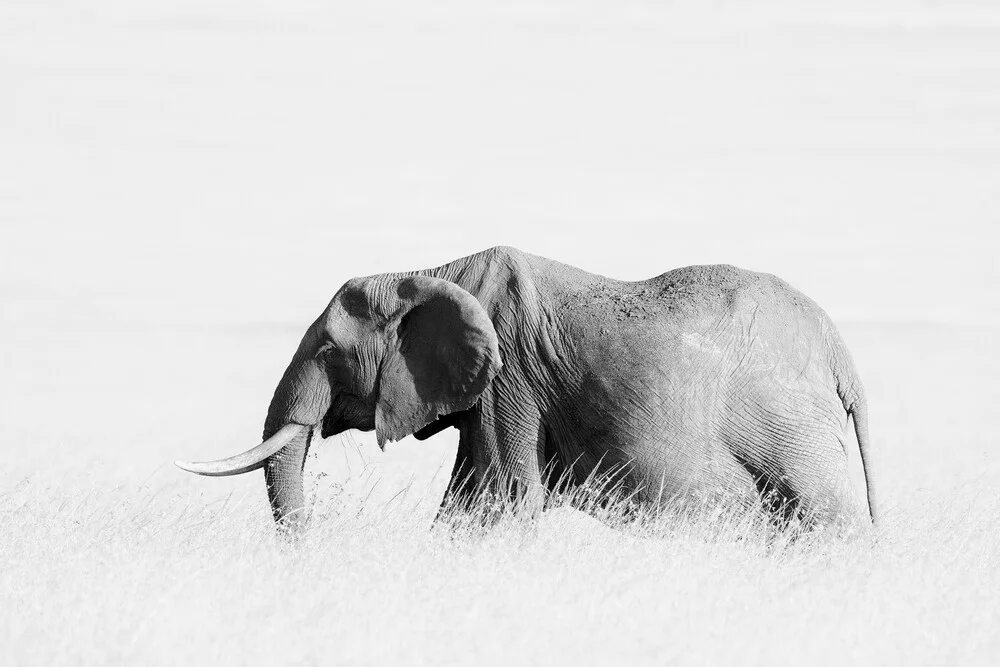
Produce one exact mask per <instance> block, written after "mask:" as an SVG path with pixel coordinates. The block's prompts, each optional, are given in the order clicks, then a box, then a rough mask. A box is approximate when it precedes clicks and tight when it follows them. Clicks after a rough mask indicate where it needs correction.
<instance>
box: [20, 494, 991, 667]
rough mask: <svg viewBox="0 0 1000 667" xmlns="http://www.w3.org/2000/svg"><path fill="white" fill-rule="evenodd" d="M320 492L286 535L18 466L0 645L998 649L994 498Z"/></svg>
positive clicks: (49, 650)
mask: <svg viewBox="0 0 1000 667" xmlns="http://www.w3.org/2000/svg"><path fill="white" fill-rule="evenodd" d="M329 500H330V502H327V503H326V504H325V505H324V506H323V507H322V508H321V509H319V510H318V511H317V515H316V516H315V517H314V522H313V526H312V529H311V530H309V531H308V532H307V533H306V534H303V535H301V536H300V537H298V538H297V539H294V540H288V539H283V538H280V537H278V536H277V535H276V533H275V531H274V530H273V527H272V526H271V525H270V524H269V523H268V522H267V521H266V520H265V519H264V517H265V516H266V511H267V510H266V507H264V506H263V503H262V502H261V501H260V498H259V497H257V494H255V495H254V497H253V498H248V497H244V498H229V499H227V500H226V501H225V502H222V503H215V504H205V505H202V506H193V505H191V504H190V503H189V499H187V498H185V497H184V496H172V497H171V496H168V495H165V494H151V493H148V492H145V491H143V490H142V489H135V488H118V489H115V490H112V491H109V490H107V489H105V488H103V487H101V486H100V485H95V486H93V487H90V488H38V487H36V485H35V484H33V483H32V482H31V481H30V480H29V481H26V482H23V483H22V485H20V486H19V487H18V488H16V489H15V490H14V493H10V494H7V496H6V502H5V503H4V505H3V512H2V514H0V524H2V526H3V534H4V540H3V542H2V545H0V563H2V566H3V567H2V574H0V590H2V591H3V597H4V604H3V606H2V610H0V627H2V628H3V635H2V636H0V663H2V664H11V665H13V664H53V663H57V662H58V663H63V664H65V663H76V662H87V663H91V664H94V663H106V662H125V663H131V664H181V663H185V662H191V663H194V664H246V663H256V664H263V663H265V662H268V661H271V660H279V661H284V662H286V663H287V662H290V661H292V662H296V663H305V664H319V663H326V664H329V663H330V662H331V661H332V660H335V661H337V662H339V663H350V664H386V663H390V662H391V663H397V664H402V663H405V664H470V663H473V662H483V661H485V662H488V663H495V662H499V661H501V660H505V661H511V660H513V661H515V662H527V663H542V662H553V661H555V662H559V663H562V664H609V663H611V662H612V661H620V660H628V661H632V662H636V661H637V662H644V663H651V664H652V663H655V664H663V663H665V662H668V661H671V660H677V661H679V662H682V663H685V664H705V663H717V664H733V663H735V662H737V661H738V662H739V663H741V664H770V663H774V662H779V663H780V662H787V661H791V660H795V661H797V662H803V661H804V662H806V663H809V664H822V663H826V662H830V661H831V660H833V662H836V663H839V664H843V663H853V662H854V661H855V660H864V661H865V662H868V663H882V664H887V663H892V664H913V663H918V664H956V663H958V662H959V661H962V662H971V663H977V662H978V663H985V662H989V660H990V659H991V658H995V657H996V656H997V655H998V653H997V651H998V650H1000V644H998V637H997V629H996V628H997V622H998V618H997V612H998V608H1000V603H998V600H997V595H996V591H997V590H1000V557H998V553H1000V549H998V534H997V531H996V526H997V525H1000V502H998V500H997V498H996V497H995V496H992V497H986V496H984V495H975V494H973V495H971V496H970V497H958V496H953V497H951V498H949V499H947V501H945V499H937V503H936V505H937V506H935V507H933V508H929V507H923V508H920V507H914V508H911V509H908V510H907V511H906V512H895V513H893V514H892V515H891V516H889V517H888V518H887V521H886V523H885V525H884V526H883V527H882V528H881V529H880V530H879V531H878V533H877V536H876V539H875V540H874V541H873V540H872V539H870V537H869V536H865V535H855V536H853V537H844V536H831V535H824V534H821V533H810V534H800V533H795V532H794V531H793V532H790V533H789V532H785V533H778V532H775V531H774V529H773V527H770V526H769V525H768V524H767V523H766V522H762V521H759V520H757V519H755V518H754V517H747V516H742V517H737V516H729V515H716V516H714V517H707V518H706V517H704V516H702V517H700V518H698V519H692V518H691V517H690V516H689V515H685V514H680V513H667V514H665V515H662V516H660V517H643V518H641V519H640V520H633V521H630V522H628V523H625V524H622V525H614V524H615V510H614V509H613V508H612V509H610V510H608V511H607V512H606V513H605V515H604V517H603V519H604V521H598V520H596V519H594V518H592V517H590V516H587V515H585V514H582V513H580V512H576V511H574V510H571V509H569V508H567V507H564V506H560V503H556V504H555V506H553V507H551V508H550V509H549V510H548V511H547V512H546V513H544V514H543V516H542V518H541V519H540V520H539V521H537V522H527V521H521V520H517V519H501V520H500V521H498V522H497V523H496V524H495V525H494V526H493V527H492V528H491V529H489V530H483V529H482V528H481V527H480V526H479V525H478V523H477V522H475V521H470V520H468V519H467V518H465V515H464V514H457V515H454V514H453V515H449V516H448V517H446V518H445V519H444V520H443V521H441V522H438V523H437V524H434V525H433V527H432V526H431V523H430V517H431V515H432V513H433V504H432V503H430V502H423V503H420V502H418V503H405V502H396V503H392V504H390V505H389V506H388V507H386V506H383V507H381V508H370V509H362V507H361V503H360V499H359V498H358V497H354V496H352V495H351V494H350V492H348V491H345V492H342V493H341V494H339V495H338V496H336V497H334V498H331V499H329ZM931 509H933V511H930V510H931ZM957 610H964V611H962V612H961V613H958V612H957ZM834 656H835V657H836V658H835V659H833V657H834Z"/></svg>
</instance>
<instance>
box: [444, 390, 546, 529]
mask: <svg viewBox="0 0 1000 667" xmlns="http://www.w3.org/2000/svg"><path fill="white" fill-rule="evenodd" d="M544 444H545V443H544V429H543V428H542V424H541V415H540V412H539V410H538V409H537V407H535V405H534V403H533V402H532V401H528V400H526V401H514V400H512V399H510V398H508V397H507V396H506V395H505V394H504V393H503V392H502V391H497V390H494V389H493V388H492V387H491V388H490V390H489V391H487V392H486V393H484V394H483V396H482V399H481V400H480V402H479V404H477V405H476V407H475V408H473V409H472V410H470V413H469V416H468V418H467V419H465V420H463V423H462V424H461V438H460V440H459V447H458V456H457V458H456V461H455V468H454V469H453V471H452V480H451V488H452V489H453V491H452V493H453V496H452V502H456V501H461V502H465V503H467V504H468V505H475V504H477V503H481V504H482V506H483V507H484V508H492V509H493V510H496V511H500V512H505V511H507V510H513V511H515V512H517V513H519V514H520V513H526V514H528V515H529V516H534V515H537V514H538V513H539V512H540V511H541V510H542V507H543V505H544V504H545V486H544V484H543V483H542V467H543V463H542V458H543V452H544ZM491 513H495V512H491Z"/></svg>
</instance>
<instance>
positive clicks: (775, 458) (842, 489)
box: [729, 412, 864, 527]
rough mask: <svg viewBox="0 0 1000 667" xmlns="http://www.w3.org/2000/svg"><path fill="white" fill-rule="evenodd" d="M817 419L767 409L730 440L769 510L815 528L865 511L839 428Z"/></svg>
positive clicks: (851, 519) (778, 517)
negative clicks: (791, 418) (838, 431)
mask: <svg viewBox="0 0 1000 667" xmlns="http://www.w3.org/2000/svg"><path fill="white" fill-rule="evenodd" d="M827 424H828V422H826V421H824V420H822V419H820V418H816V419H813V420H809V421H804V420H790V419H787V418H785V417H783V416H782V415H780V414H774V413H766V412H762V413H759V415H758V416H757V417H756V418H754V419H752V420H747V421H745V422H744V429H743V430H742V432H741V433H740V434H739V436H738V437H737V438H732V439H731V440H730V442H729V444H730V448H731V451H732V452H733V454H734V456H735V457H736V459H737V460H738V461H739V462H740V464H741V465H742V466H743V468H744V469H746V471H747V472H748V473H749V474H750V476H751V477H752V478H753V480H754V484H755V486H756V489H757V493H758V496H759V498H760V500H761V503H762V505H763V507H764V509H765V510H766V511H768V512H769V513H770V514H771V516H773V517H774V518H775V519H776V520H778V521H782V522H791V521H795V522H800V523H801V524H803V525H805V526H809V527H820V526H830V525H841V524H846V523H853V522H855V521H856V520H857V519H858V518H859V517H860V516H861V515H863V514H864V512H863V508H862V507H861V504H860V503H859V502H858V499H857V495H856V492H855V490H854V488H853V487H852V485H851V481H850V475H849V473H848V467H847V457H846V455H845V453H844V448H843V446H842V445H841V443H840V440H839V439H838V437H837V433H836V429H835V427H834V426H833V425H832V424H831V425H827Z"/></svg>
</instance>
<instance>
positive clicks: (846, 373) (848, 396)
mask: <svg viewBox="0 0 1000 667" xmlns="http://www.w3.org/2000/svg"><path fill="white" fill-rule="evenodd" d="M826 339H827V343H828V344H829V345H830V346H831V347H832V348H833V355H834V356H833V368H832V370H833V374H834V377H835V378H836V380H837V395H838V396H840V400H841V401H842V402H843V404H844V409H845V410H846V411H847V414H849V415H850V416H851V418H852V419H853V420H854V433H855V435H856V436H857V438H858V452H859V453H860V454H861V467H862V468H863V469H864V471H865V491H866V492H867V495H868V514H869V516H871V519H872V524H875V523H876V522H877V521H878V509H877V504H876V502H875V483H874V481H873V477H874V475H873V468H874V467H875V463H874V461H873V457H872V451H871V438H870V437H869V435H868V401H867V399H866V398H865V390H864V387H862V385H861V378H859V377H858V370H857V368H856V367H855V366H854V359H853V358H852V357H851V353H850V351H849V350H848V349H847V345H846V344H845V343H844V339H843V338H841V337H840V334H839V332H837V330H836V328H835V327H834V326H833V323H832V322H830V323H829V328H828V329H827V330H826Z"/></svg>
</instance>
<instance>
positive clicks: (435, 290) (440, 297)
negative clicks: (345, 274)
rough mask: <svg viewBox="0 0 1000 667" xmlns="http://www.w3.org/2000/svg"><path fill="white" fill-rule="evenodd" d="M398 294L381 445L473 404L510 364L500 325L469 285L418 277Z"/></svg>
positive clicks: (378, 424) (378, 425)
mask: <svg viewBox="0 0 1000 667" xmlns="http://www.w3.org/2000/svg"><path fill="white" fill-rule="evenodd" d="M396 292H397V294H398V295H399V298H400V303H401V304H402V308H401V310H400V312H399V314H398V315H397V316H395V317H393V318H392V320H391V321H390V324H389V331H388V345H389V348H388V350H387V352H386V355H385V357H384V358H383V360H382V365H381V367H380V369H379V377H378V382H379V398H378V404H377V406H376V408H375V432H376V435H377V437H378V443H379V445H380V446H384V445H385V443H386V442H393V441H396V440H399V439H401V438H404V437H406V436H407V435H410V434H411V433H414V432H416V431H418V430H420V429H421V428H423V427H424V426H426V425H427V424H430V423H431V422H433V421H434V420H435V419H436V418H437V417H438V415H446V414H449V413H452V412H458V411H459V410H466V409H468V408H470V407H472V405H473V404H474V403H475V402H476V401H477V400H479V396H480V395H481V394H482V393H483V391H485V389H486V387H487V386H489V384H490V382H491V381H492V380H493V377H494V376H495V375H496V374H497V371H499V370H500V367H501V366H502V365H503V363H502V362H501V360H500V349H499V342H498V340H497V333H496V330H495V329H494V328H493V323H492V322H491V321H490V318H489V316H488V315H487V314H486V311H485V310H483V307H482V306H481V305H480V303H479V301H478V300H476V298H475V297H474V296H472V295H471V294H469V293H468V292H466V291H465V290H464V289H462V288H461V287H459V286H458V285H456V284H454V283H451V282H448V281H447V280H442V279H440V278H430V277H427V276H413V277H409V278H404V279H402V280H400V281H399V283H397V285H396ZM393 329H394V331H393ZM393 333H395V335H393Z"/></svg>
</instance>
